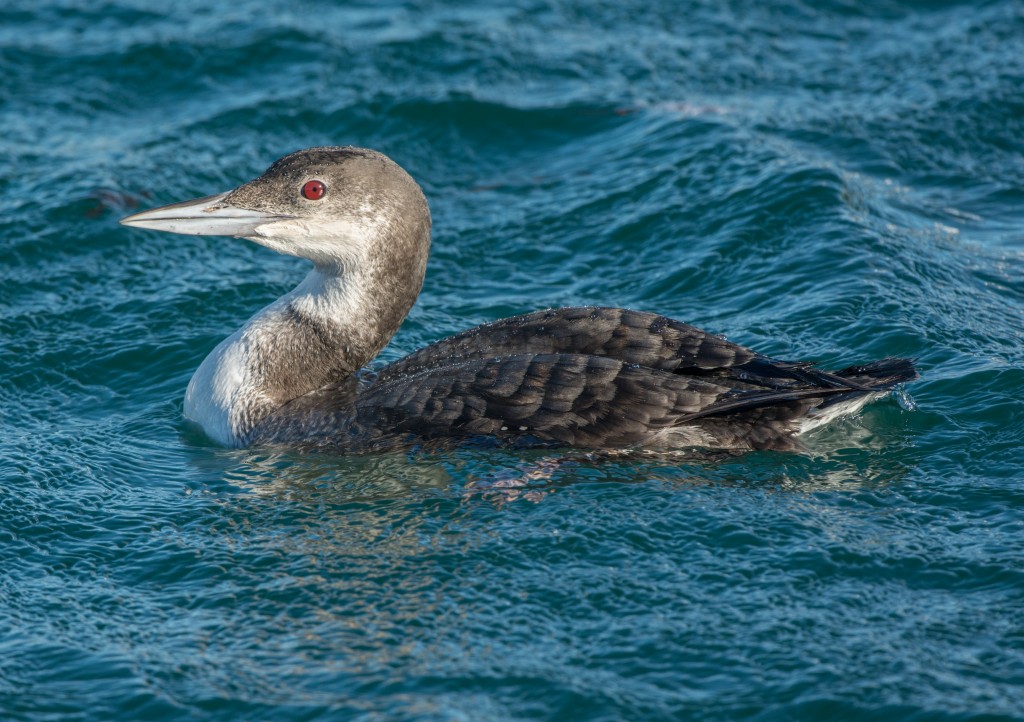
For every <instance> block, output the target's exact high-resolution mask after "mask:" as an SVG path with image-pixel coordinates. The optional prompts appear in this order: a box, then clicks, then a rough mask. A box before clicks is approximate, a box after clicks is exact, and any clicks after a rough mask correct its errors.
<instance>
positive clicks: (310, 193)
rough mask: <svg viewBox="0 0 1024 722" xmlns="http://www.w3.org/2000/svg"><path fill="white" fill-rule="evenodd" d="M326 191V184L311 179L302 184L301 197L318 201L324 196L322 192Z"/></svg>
mask: <svg viewBox="0 0 1024 722" xmlns="http://www.w3.org/2000/svg"><path fill="white" fill-rule="evenodd" d="M326 192H327V186H325V185H324V182H323V181H318V180H311V181H306V184H305V185H304V186H302V197H303V198H308V199H309V200H311V201H318V200H320V199H321V198H323V197H324V193H326Z"/></svg>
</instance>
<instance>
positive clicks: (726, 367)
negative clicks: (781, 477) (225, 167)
mask: <svg viewBox="0 0 1024 722" xmlns="http://www.w3.org/2000/svg"><path fill="white" fill-rule="evenodd" d="M121 223H122V224H124V225H126V226H135V227H139V228H149V229H156V230H161V231H169V232H171V233H182V234H194V235H217V236H235V237H240V238H246V239H249V240H251V241H254V242H256V243H258V244H260V245H263V246H266V247H267V248H270V249H273V250H275V251H278V252H280V253H285V254H290V255H293V256H298V257H300V258H305V259H308V260H310V261H312V263H313V268H312V270H310V271H309V274H308V275H307V276H306V277H305V279H304V280H303V281H302V282H301V283H300V284H299V285H298V286H297V287H296V288H295V289H294V290H292V291H291V292H289V293H287V294H285V295H284V296H282V297H281V298H279V299H277V300H276V301H274V302H273V303H271V304H270V305H268V306H267V307H266V308H264V309H262V310H261V311H259V312H258V313H257V314H256V315H254V316H253V317H252V318H250V319H249V320H248V321H247V322H246V323H245V325H244V326H242V328H240V329H239V330H238V331H236V332H235V333H233V334H232V335H231V336H229V337H228V338H227V339H225V340H224V341H222V342H221V343H220V344H219V345H218V346H217V347H216V348H215V349H214V350H213V351H212V352H211V353H210V355H209V356H207V357H206V360H204V361H203V363H202V364H201V365H200V367H199V369H198V370H197V371H196V372H195V375H194V376H193V377H192V380H191V382H190V383H189V385H188V389H187V391H186V394H185V404H184V414H185V417H186V418H187V419H188V420H190V421H191V422H194V423H195V424H197V425H198V426H200V427H201V428H202V429H203V431H204V432H205V433H206V435H207V436H208V437H209V438H210V439H212V440H213V441H215V442H217V443H219V444H221V445H224V446H230V447H250V446H257V445H290V446H304V447H314V448H321V449H330V450H335V451H337V452H340V453H346V452H366V451H375V450H382V449H388V448H396V447H399V446H402V445H410V444H420V443H428V442H431V441H432V440H433V441H434V442H438V443H459V442H464V441H467V440H470V439H474V438H484V439H489V440H491V441H496V442H497V443H500V444H509V445H524V446H527V445H546V446H571V447H581V448H590V449H628V448H636V447H649V448H660V449H681V448H686V447H702V448H710V449H732V450H752V449H776V450H790V451H797V450H800V449H802V448H803V446H802V444H801V442H800V440H799V436H800V435H801V434H803V433H805V432H807V431H809V430H810V429H813V428H816V427H818V426H821V425H822V424H825V423H828V422H829V421H831V420H832V419H834V418H836V417H838V416H842V415H846V414H850V413H854V412H856V411H857V410H859V409H860V408H861V407H862V406H864V405H865V404H866V403H868V402H869V401H872V400H874V399H877V398H880V397H882V396H884V395H886V394H888V393H889V392H890V391H892V390H893V389H894V388H895V387H896V386H897V385H898V384H901V383H904V382H907V381H912V380H913V379H915V378H917V377H918V375H917V372H916V371H915V369H914V365H913V362H912V361H911V360H909V359H899V358H886V359H882V360H880V361H875V362H873V363H869V364H866V365H857V366H850V367H849V368H845V369H843V370H841V371H835V372H831V373H830V372H826V371H822V370H819V369H817V368H815V367H814V366H813V365H812V364H811V363H808V362H791V361H780V360H777V359H772V358H769V357H767V356H764V355H762V354H759V353H757V352H755V351H752V350H750V349H748V348H745V347H743V346H740V345H738V344H735V343H731V342H729V341H727V340H725V339H724V338H723V337H721V336H717V335H713V334H710V333H706V332H704V331H701V330H700V329H698V328H695V327H693V326H689V325H687V324H685V323H681V322H679V321H675V320H673V319H671V318H667V317H665V316H660V315H658V314H655V313H647V312H643V311H635V310H630V309H624V308H610V307H597V306H595V307H577V308H557V309H551V310H544V311H537V312H534V313H527V314H524V315H520V316H515V317H513V318H506V319H503V320H500V321H495V322H492V323H486V324H483V325H481V326H477V327H475V328H472V329H469V330H467V331H464V332H462V333H459V334H457V335H455V336H451V337H449V338H445V339H443V340H441V341H438V342H436V343H434V344H431V345H429V346H427V347H425V348H423V349H420V350H419V351H416V352H414V353H412V354H410V355H408V356H406V357H404V358H402V359H399V360H398V361H395V362H394V363H391V364H389V365H387V366H384V367H383V368H382V369H380V370H379V371H378V372H376V373H375V374H374V373H372V372H370V371H369V370H367V369H365V368H364V367H366V366H367V364H369V363H370V362H371V361H373V359H374V358H375V357H376V356H377V354H378V352H380V350H381V349H382V348H383V347H384V346H385V345H386V344H387V343H388V341H389V340H390V339H391V337H392V336H393V335H394V334H395V332H396V331H397V330H398V327H399V325H401V323H402V321H403V320H404V318H405V316H406V314H407V313H408V312H409V310H410V309H411V308H412V306H413V304H414V303H415V302H416V298H417V296H418V295H419V292H420V289H421V287H422V285H423V279H424V275H425V273H426V267H427V255H428V252H429V249H430V227H431V221H430V211H429V209H428V206H427V201H426V198H425V197H424V195H423V192H422V191H421V189H420V187H419V185H417V183H416V182H415V181H414V180H413V179H412V177H411V176H410V175H409V174H408V173H406V171H405V170H403V169H402V168H401V167H400V166H399V165H398V164H396V163H395V162H394V161H392V160H391V159H389V158H388V157H387V156H385V155H383V154H381V153H378V152H376V151H372V150H366V149H362V148H356V147H351V146H345V147H338V146H330V147H317V148H308V149H306V150H301V151H298V152H295V153H292V154H290V155H288V156H285V157H284V158H281V159H280V160H278V161H276V162H275V163H274V164H273V165H271V166H270V168H268V169H267V170H266V172H264V173H263V174H262V175H261V176H259V177H258V178H256V179H254V180H251V181H249V182H247V183H245V184H243V185H241V186H239V187H238V188H235V189H234V190H231V191H228V192H226V193H220V194H217V195H212V196H207V197H205V198H199V199H196V200H190V201H185V202H182V203H175V204H172V205H167V206H163V207H160V208H156V209H153V210H148V211H143V212H141V213H136V214H134V215H130V216H128V217H126V218H124V219H122V220H121Z"/></svg>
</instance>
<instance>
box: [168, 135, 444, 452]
mask: <svg viewBox="0 0 1024 722" xmlns="http://www.w3.org/2000/svg"><path fill="white" fill-rule="evenodd" d="M310 179H317V180H319V181H322V182H323V183H324V184H326V187H327V189H328V192H327V195H326V196H325V197H324V198H323V199H322V200H321V201H318V202H312V201H309V200H307V199H305V198H303V197H302V196H301V194H300V193H298V192H296V189H300V188H302V186H303V184H304V183H306V182H308V181H309V180H310ZM220 203H221V204H222V207H227V208H230V209H232V210H233V211H235V212H246V211H253V212H256V213H258V214H261V217H266V218H267V219H269V220H268V221H267V222H265V223H261V224H259V225H257V226H256V227H255V228H253V229H252V231H251V233H247V234H246V236H245V237H247V238H249V239H250V240H253V241H255V242H257V243H259V244H261V245H265V246H267V247H269V248H272V249H274V250H276V251H279V252H282V253H288V254H291V255H296V256H300V257H303V258H308V259H309V260H311V261H313V263H314V265H315V268H314V270H313V271H311V272H310V273H309V275H308V276H307V277H306V279H305V280H304V281H303V282H302V283H301V284H300V285H299V286H298V287H297V288H296V289H295V290H293V291H292V292H291V293H289V294H287V295H285V296H284V297H282V298H280V299H279V300H278V301H276V302H274V303H272V304H271V305H269V306H267V307H266V308H265V309H263V310H262V311H260V312H259V313H258V314H256V315H255V316H253V317H252V318H251V319H250V320H249V321H248V322H247V323H246V324H245V326H244V327H243V328H242V329H241V330H239V331H238V332H236V333H235V334H234V335H232V336H231V337H230V338H228V339H226V340H225V341H224V342H223V343H222V344H221V346H219V347H218V348H217V349H216V350H215V351H214V352H213V353H211V354H210V356H209V357H208V358H207V359H206V361H204V363H203V365H202V366H201V367H200V369H199V370H198V371H197V372H196V374H195V376H194V377H193V379H192V382H191V383H190V385H189V390H188V393H187V394H186V415H187V416H188V417H189V418H190V419H192V420H194V421H196V422H197V423H199V424H200V425H201V426H203V428H204V429H205V430H206V431H207V433H208V434H209V435H211V436H212V437H213V438H215V439H217V440H218V441H220V442H221V443H225V444H228V445H244V444H245V443H246V439H247V436H248V434H249V432H250V431H251V429H252V428H253V427H254V426H255V425H256V424H257V423H259V421H260V420H261V419H262V418H264V417H265V416H266V415H267V414H269V413H270V412H272V411H273V410H274V409H276V408H278V407H280V406H281V405H283V404H285V403H287V402H288V401H290V400H292V399H294V398H297V397H299V396H302V395H303V394H306V393H308V392H310V391H313V390H315V389H317V388H320V387H322V386H324V385H326V384H330V383H334V382H337V381H339V380H341V379H343V378H345V377H346V376H349V375H351V374H353V373H355V372H356V371H358V370H359V369H360V368H361V367H362V366H363V365H365V364H366V363H368V362H369V361H371V360H372V359H373V358H374V357H375V356H376V355H377V353H378V352H379V351H380V350H381V348H383V347H384V345H385V344H387V342H388V341H389V340H390V339H391V337H392V336H393V335H394V333H395V332H396V331H397V330H398V327H399V326H400V325H401V323H402V320H403V319H404V318H405V316H406V314H407V313H408V312H409V309H410V308H412V306H413V304H414V303H415V301H416V297H417V296H418V294H419V292H420V288H421V287H422V285H423V277H424V274H425V272H426V264H427V256H428V253H429V248H430V214H429V211H428V209H427V203H426V200H425V198H424V197H423V193H422V192H421V191H420V189H419V186H418V185H417V184H416V183H415V182H414V181H413V180H412V178H411V177H409V175H408V174H407V173H405V171H404V170H402V169H401V168H400V167H399V166H398V165H396V164H395V163H393V162H392V161H391V160H389V159H388V158H386V157H385V156H383V155H381V154H379V153H375V152H372V151H364V150H360V149H352V148H313V149H309V150H306V151H302V152H300V153H295V154H292V155H290V156H287V157H285V158H283V159H281V160H279V161H278V162H276V163H275V164H274V165H272V166H271V167H270V168H269V169H268V170H267V172H266V173H264V174H263V175H262V176H260V177H259V178H257V179H255V180H253V181H250V182H249V183H246V184H245V185H242V186H240V187H239V188H237V189H235V190H234V191H231V192H230V193H228V194H225V196H224V197H223V199H222V200H221V201H220Z"/></svg>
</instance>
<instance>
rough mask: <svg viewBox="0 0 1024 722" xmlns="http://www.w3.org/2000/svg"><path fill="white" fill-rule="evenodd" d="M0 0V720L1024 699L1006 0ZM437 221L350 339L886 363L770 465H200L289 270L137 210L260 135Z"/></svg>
mask: <svg viewBox="0 0 1024 722" xmlns="http://www.w3.org/2000/svg"><path fill="white" fill-rule="evenodd" d="M651 5H652V4H651V3H643V2H614V3H612V2H608V3H603V2H530V1H528V0H521V1H518V2H512V3H506V4H504V5H503V6H501V7H488V6H485V5H482V4H481V5H477V4H473V3H434V2H426V1H423V2H405V3H399V2H388V3H366V4H355V5H346V6H344V7H325V6H324V4H320V3H310V2H298V3H262V2H256V1H255V0H238V1H237V2H232V3H227V4H225V3H200V2H194V1H193V0H188V1H186V2H180V3H165V4H164V6H162V7H160V8H156V6H154V5H153V4H152V3H148V2H141V0H138V1H135V2H133V1H130V0H112V1H111V2H104V3H98V4H93V5H92V6H89V5H88V4H82V3H75V2H59V1H56V0H54V1H43V2H23V1H22V0H9V1H8V2H7V3H6V4H5V5H4V9H2V10H0V127H2V128H3V133H0V210H2V213H0V369H2V372H0V419H2V426H3V432H4V433H3V435H2V436H0V540H2V545H3V546H2V548H3V550H4V557H5V560H6V562H5V564H4V565H3V571H2V572H0V716H2V717H3V718H4V719H11V720H140V719H154V720H156V719H160V720H240V719H254V720H255V719H273V720H336V719H365V720H370V719H400V720H513V719H558V720H564V719H579V720H613V719H630V720H682V719H699V720H714V719H721V720H742V719H751V720H776V719H809V720H810V719H814V720H819V719H820V720H831V719H843V720H858V719H863V720H878V719H906V720H910V719H913V720H968V719H987V720H993V719H1021V718H1022V714H1021V710H1022V709H1024V558H1022V551H1021V550H1022V549H1024V523H1022V512H1021V509H1022V508H1024V490H1022V483H1024V472H1022V466H1021V461H1020V447H1021V439H1022V438H1024V409H1022V404H1021V400H1022V399H1024V342H1022V328H1024V323H1022V320H1024V281H1022V278H1024V233H1022V232H1021V230H1020V228H1021V227H1022V225H1024V211H1022V208H1024V157H1022V145H1021V139H1022V138H1024V100H1022V99H1024V12H1022V9H1021V6H1020V4H1019V3H1018V2H1015V1H1014V0H996V1H993V2H981V3H978V2H959V3H958V2H952V1H950V2H932V3H928V2H910V1H907V2H895V1H882V0H878V1H876V2H870V3H853V2H846V1H845V0H832V1H831V2H824V3H803V2H798V1H795V0H793V1H789V2H784V1H782V0H778V1H774V2H760V3H745V2H729V3H721V2H711V1H710V0H709V1H708V2H680V3H665V4H661V5H659V4H654V5H656V7H652V6H651ZM318 144H356V145H362V146H368V147H373V148H377V149H379V150H382V151H383V152H385V153H387V154H388V155H390V156H391V157H393V158H394V159H395V160H396V161H398V162H399V163H401V164H402V165H403V166H404V167H406V168H407V169H408V170H409V171H410V172H411V173H412V174H413V176H414V177H416V178H417V179H418V180H419V181H420V183H421V184H422V185H423V187H424V190H425V192H426V194H427V196H428V198H429V200H430V202H431V207H432V210H433V216H434V229H435V233H434V249H433V254H432V260H431V265H430V269H429V271H428V274H427V280H426V285H425V288H424V292H423V294H422V296H421V298H420V301H419V303H418V305H417V306H416V308H415V309H414V310H413V312H412V314H411V316H410V318H409V320H408V321H407V322H406V324H405V325H404V326H403V328H402V329H401V331H400V332H399V334H398V336H396V338H395V339H394V341H393V343H392V345H391V346H390V347H389V348H388V349H386V351H385V352H384V354H383V356H382V360H383V361H386V360H390V359H393V358H396V357H398V356H399V355H401V354H404V353H407V352H409V351H411V350H413V349H415V348H417V347H419V346H421V345H424V344H426V343H428V342H430V341H432V340H435V339H437V338H440V337H442V336H444V335H447V334H451V333H454V332H457V331H459V330H461V329H464V328H466V327H468V326H470V325H472V324H475V323H479V322H483V321H488V320H492V319H496V318H500V317H503V316H505V315H508V314H512V313H518V312H524V311H530V310H534V309H537V308H544V307H548V306H558V305H571V304H582V303H597V304H605V305H623V306H631V307H636V308H642V309H646V310H651V311H657V312H661V313H665V314H667V315H671V316H673V317H676V318H679V319H681V320H685V321H687V322H690V323H693V324H695V325H698V326H701V327H705V328H708V329H709V330H712V331H715V332H720V333H725V334H727V335H728V336H729V337H730V338H731V339H732V340H735V341H737V342H740V343H744V344H747V345H751V346H754V347H756V348H757V349H759V350H761V351H763V352H765V353H769V354H774V355H778V356H782V357H791V358H808V359H816V360H819V361H820V362H821V363H822V364H824V365H825V366H839V365H846V364H849V363H854V362H858V361H867V360H871V359H874V358H878V357H882V356H886V355H901V356H913V357H916V358H917V359H918V362H919V365H920V368H921V371H922V373H923V375H924V378H923V380H921V381H920V382H918V383H915V384H913V385H912V387H911V388H910V392H911V394H912V396H913V398H914V400H915V401H916V403H917V405H918V408H917V410H916V411H913V412H908V411H906V410H904V409H903V408H901V407H900V406H899V405H898V404H897V403H896V402H895V401H894V400H888V401H884V402H881V403H878V404H876V405H874V406H872V407H870V408H869V409H867V410H865V411H864V412H863V413H862V414H861V415H859V416H858V417H856V418H853V419H849V420H846V421H843V422H841V423H838V424H836V425H834V426H832V427H831V428H828V429H825V430H823V431H821V432H819V433H816V434H815V435H813V436H812V437H810V438H809V439H808V446H809V451H808V453H806V454H802V455H792V454H779V453H755V454H747V455H743V456H738V457H727V458H716V457H710V458H707V459H678V458H670V457H654V456H651V457H648V456H636V457H622V458H611V459H608V458H597V457H593V456H588V455H584V454H578V453H572V452H551V451H545V452H522V451H519V452H511V451H495V450H487V449H465V450H461V451H456V452H449V453H440V452H433V453H415V452H414V453H409V454H392V455H381V456H370V457H353V458H333V457H326V456H317V455H300V454H280V453H269V452H266V451H228V450H223V449H218V448H216V447H214V446H211V445H210V444H209V443H208V442H206V441H205V440H204V439H203V438H202V437H201V436H199V435H197V434H196V433H195V432H194V431H193V430H191V429H189V428H188V427H187V426H186V425H185V424H184V423H183V422H182V420H181V402H182V396H183V393H184V389H185V385H186V384H187V382H188V379H189V377H190V376H191V374H192V372H193V370H194V369H195V368H196V367H197V366H198V364H199V363H200V362H201V361H202V359H203V358H204V356H205V355H206V354H207V353H208V352H209V351H210V350H211V349H212V347H213V346H214V345H215V344H216V343H217V342H218V341H219V340H220V339H221V338H223V337H224V336H226V335H228V334H229V333H231V332H232V331H233V330H234V329H235V328H237V327H238V326H239V325H240V324H241V323H242V321H244V319H246V318H247V317H248V316H249V315H250V314H251V313H252V312H253V311H254V310H256V309H257V308H259V307H260V306H261V305H263V304H266V303H268V302H269V301H271V300H272V299H274V298H275V297H276V296H278V295H280V294H281V293H283V292H285V291H287V290H288V289H289V288H290V287H291V286H293V285H294V284H296V283H297V282H298V281H299V280H300V279H301V278H302V276H303V274H304V273H305V270H306V269H305V267H304V266H303V264H302V263H301V262H299V261H297V260H296V259H292V258H285V257H280V256H276V255H274V254H273V253H272V252H270V251H268V250H266V249H263V248H259V247H256V246H254V245H251V244H247V243H245V242H243V241H238V240H234V239H224V238H192V237H184V236H182V237H177V236H167V235H161V234H157V233H148V232H141V231H133V230H129V229H124V228H121V227H119V226H118V225H117V219H118V218H119V217H121V216H122V215H125V214H126V213H129V212H133V211H135V210H137V209H139V208H142V207H149V206H152V205H158V204H162V203H168V202H172V201H176V200H182V199H186V198H191V197H195V196H200V195H207V194H210V193H214V192H219V191H223V190H227V189H229V188H231V187H233V186H235V185H237V184H239V183H241V182H243V181H245V180H248V179H249V178H251V177H253V176H254V175H256V174H258V173H259V172H261V171H262V170H263V169H264V168H265V167H266V166H267V165H268V164H269V163H270V162H271V161H273V160H274V159H276V158H277V157H279V156H281V155H284V154H285V153H287V152H290V151H292V150H295V149H298V148H302V147H306V146H310V145H318Z"/></svg>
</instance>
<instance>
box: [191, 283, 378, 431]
mask: <svg viewBox="0 0 1024 722" xmlns="http://www.w3.org/2000/svg"><path fill="white" fill-rule="evenodd" d="M357 273H358V272H357ZM366 296H367V295H366V293H365V291H364V289H363V288H362V284H361V283H359V282H358V278H356V277H353V276H352V275H350V274H348V273H346V274H344V275H342V274H337V275H335V274H331V273H325V272H322V271H320V270H317V269H314V270H312V271H310V272H309V274H308V275H307V276H306V278H305V279H304V280H303V281H302V283H300V284H299V285H298V286H297V287H296V288H295V289H293V290H292V291H291V292H289V293H287V294H285V295H284V296H282V297H281V298H279V299H277V300H276V301H274V302H273V303H271V304H270V305H269V306H267V307H266V308H264V309H262V310H261V311H259V312H258V313H257V314H256V315H254V316H253V317H252V318H250V319H249V320H248V321H246V323H245V325H243V326H242V328H240V329H239V330H237V331H235V332H234V333H233V334H231V335H230V336H229V337H227V338H226V339H224V340H223V341H221V342H220V343H219V344H218V345H217V347H216V348H215V349H214V350H213V351H212V352H211V353H210V355H209V356H207V357H206V359H205V360H204V361H203V363H202V364H201V365H200V366H199V368H198V369H197V370H196V372H195V374H193V376H192V380H191V381H190V382H189V384H188V390H187V391H186V392H185V410H184V411H185V418H186V419H188V420H189V421H191V422H193V423H195V424H197V425H198V426H200V427H201V428H202V429H203V431H204V432H205V433H206V435H207V436H209V437H210V439H212V440H213V441H215V442H217V443H219V444H221V445H223V446H235V447H237V446H242V445H244V442H245V435H246V434H247V433H248V432H249V431H250V430H251V429H252V428H253V426H254V425H255V424H257V423H258V422H259V421H260V420H262V418H264V417H265V416H266V415H267V414H269V413H271V412H272V411H274V410H275V409H276V408H278V407H279V406H281V405H282V404H283V403H286V402H287V401H288V400H290V399H282V398H280V394H279V393H276V394H275V389H280V388H282V387H284V388H296V389H302V390H300V391H299V392H298V393H296V394H295V395H296V396H298V395H302V393H305V392H306V391H308V390H311V389H304V388H303V383H304V382H306V379H305V378H304V371H303V369H304V366H303V363H302V362H303V361H306V360H307V359H305V358H304V357H302V356H301V354H302V353H303V352H304V351H306V349H308V348H310V346H309V344H306V343H304V341H305V338H304V335H303V334H304V330H303V328H302V323H301V322H300V321H299V320H297V316H296V312H298V313H300V314H301V316H302V317H304V318H307V319H310V320H312V321H314V322H315V323H316V324H317V325H318V326H319V327H320V328H328V329H334V328H337V327H339V326H340V325H341V324H343V323H344V322H345V321H346V320H349V319H360V318H363V317H364V316H365V313H366V308H367V305H368V302H369V299H368V298H367V297H366ZM305 333H308V331H306V332H305ZM339 333H343V331H339ZM339 343H342V344H343V339H339ZM289 354H295V355H298V362H296V363H295V364H294V366H293V367H292V369H288V368H287V367H286V368H285V371H284V373H287V372H288V371H289V370H292V371H294V374H295V376H296V378H294V379H287V378H285V379H280V378H278V379H275V378H267V375H268V373H273V372H268V371H267V369H274V368H275V366H274V364H273V363H271V361H272V360H276V359H280V358H285V359H287V358H288V355H289ZM278 373H281V372H280V371H279V372H278ZM309 381H310V382H313V383H314V387H316V388H318V387H319V386H320V383H317V379H315V378H310V379H309Z"/></svg>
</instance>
